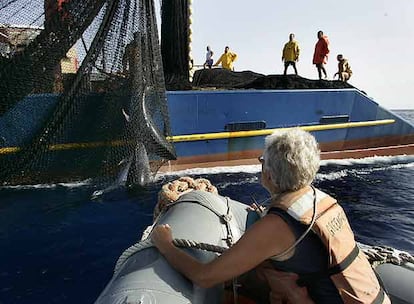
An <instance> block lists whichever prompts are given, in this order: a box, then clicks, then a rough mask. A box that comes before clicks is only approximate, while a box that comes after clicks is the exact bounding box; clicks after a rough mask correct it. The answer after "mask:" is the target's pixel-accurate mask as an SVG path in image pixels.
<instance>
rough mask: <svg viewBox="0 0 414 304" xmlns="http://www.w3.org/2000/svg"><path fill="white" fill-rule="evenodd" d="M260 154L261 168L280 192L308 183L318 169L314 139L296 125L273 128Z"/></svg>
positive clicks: (317, 152) (318, 157) (316, 148)
mask: <svg viewBox="0 0 414 304" xmlns="http://www.w3.org/2000/svg"><path fill="white" fill-rule="evenodd" d="M263 157H264V168H265V169H266V170H267V171H268V172H269V174H270V177H271V179H272V181H273V183H275V185H276V186H277V187H278V189H279V190H280V192H285V191H294V190H299V189H301V188H303V187H305V186H308V185H310V184H311V183H312V181H313V180H314V178H315V176H316V173H317V172H318V170H319V162H320V151H319V147H318V143H317V142H316V140H315V137H313V136H312V135H311V134H310V133H308V132H306V131H303V130H302V129H300V128H293V129H288V130H286V131H276V132H274V133H273V134H271V135H269V136H267V137H266V140H265V150H264V154H263Z"/></svg>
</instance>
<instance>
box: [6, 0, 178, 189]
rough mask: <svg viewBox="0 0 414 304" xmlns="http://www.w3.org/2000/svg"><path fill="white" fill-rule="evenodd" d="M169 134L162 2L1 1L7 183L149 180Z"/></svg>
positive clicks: (164, 155)
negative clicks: (158, 19)
mask: <svg viewBox="0 0 414 304" xmlns="http://www.w3.org/2000/svg"><path fill="white" fill-rule="evenodd" d="M169 135H171V134H170V125H169V120H168V109H167V103H166V96H165V82H164V75H163V69H162V59H161V48H160V43H159V39H158V30H157V25H156V14H155V7H154V3H153V0H31V1H28V0H6V1H2V2H1V4H0V168H1V170H0V184H21V183H39V182H42V183H43V182H56V181H59V182H60V181H67V180H78V179H85V178H96V179H98V180H102V181H105V182H112V181H114V180H117V179H120V178H121V179H123V180H125V181H126V182H127V183H128V184H143V183H146V182H147V181H148V179H150V178H151V176H152V175H153V174H154V173H155V172H156V171H157V170H158V168H159V167H160V166H161V165H162V164H163V163H164V162H165V161H166V160H168V159H174V158H175V151H174V148H173V146H172V144H171V143H170V142H168V141H167V140H166V137H167V136H169ZM120 172H121V173H120Z"/></svg>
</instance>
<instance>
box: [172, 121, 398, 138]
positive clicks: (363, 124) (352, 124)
mask: <svg viewBox="0 0 414 304" xmlns="http://www.w3.org/2000/svg"><path fill="white" fill-rule="evenodd" d="M392 123H395V120H394V119H383V120H371V121H359V122H346V123H338V124H327V125H315V126H302V127H301V126H299V128H301V129H303V130H305V131H309V132H311V131H326V130H335V129H347V128H357V127H373V126H381V125H388V124H392ZM291 128H293V127H289V128H276V129H262V130H252V131H234V132H219V133H205V134H190V135H175V136H168V137H167V139H168V140H169V141H172V142H183V141H198V140H212V139H227V138H238V137H253V136H263V135H269V134H272V133H273V132H274V131H277V130H287V129H291Z"/></svg>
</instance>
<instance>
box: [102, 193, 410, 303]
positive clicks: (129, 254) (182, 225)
mask: <svg viewBox="0 0 414 304" xmlns="http://www.w3.org/2000/svg"><path fill="white" fill-rule="evenodd" d="M246 207H247V206H246V205H245V204H242V203H240V202H237V201H234V200H232V199H229V198H227V197H223V196H219V195H216V194H211V193H208V192H204V191H192V192H189V193H187V194H184V195H182V196H181V197H180V199H179V200H178V201H177V202H175V203H174V204H173V205H172V206H170V207H169V208H168V210H166V211H165V212H163V213H161V214H160V216H159V217H158V218H157V219H156V221H155V222H154V225H155V224H167V223H168V224H169V225H170V226H171V227H172V230H173V234H174V238H175V239H176V240H175V241H176V245H178V246H184V247H190V248H185V249H184V250H186V251H187V252H188V253H189V254H191V255H193V256H194V257H196V258H197V259H199V260H200V261H203V262H208V261H211V260H212V259H214V258H215V257H216V256H217V253H215V252H214V251H216V252H219V251H220V250H221V249H223V247H225V248H226V247H228V246H229V245H230V244H231V243H232V242H236V241H237V240H238V239H239V238H240V237H241V236H242V234H243V233H244V231H245V229H246V227H248V226H249V225H250V224H251V223H253V222H254V221H255V220H256V219H257V215H256V214H255V213H254V212H248V211H247V209H246ZM152 227H153V226H151V227H148V228H149V229H147V230H146V232H144V235H143V238H142V240H141V241H140V242H138V243H137V244H135V245H133V246H131V247H130V248H128V249H127V250H126V251H125V252H124V253H123V254H122V255H121V257H120V258H119V260H118V262H117V264H116V266H115V271H114V275H113V277H112V279H111V280H110V282H109V283H108V284H107V286H106V287H105V289H104V290H103V291H102V293H101V294H100V295H99V297H98V299H97V300H96V302H95V303H96V304H109V303H125V304H126V303H128V304H132V303H136V304H138V303H140V304H149V303H165V304H167V303H168V304H170V303H171V304H181V303H183V304H184V303H194V304H207V303H209V304H211V303H223V297H224V290H225V288H224V285H217V286H215V287H213V288H208V289H204V288H200V287H198V286H196V285H194V284H193V283H192V282H191V281H189V280H187V279H186V278H185V277H184V276H182V275H181V274H180V273H177V272H176V271H175V270H174V269H173V268H172V267H170V266H169V264H168V263H167V262H166V260H165V259H164V258H163V256H162V255H161V254H160V253H159V252H158V250H157V249H156V248H154V247H152V244H151V242H150V239H149V238H148V235H149V233H150V231H151V229H152ZM362 247H363V248H362V250H364V252H365V251H368V250H371V252H374V251H373V249H372V248H370V247H368V246H365V245H362ZM206 249H208V250H211V251H207V250H206ZM388 252H390V251H389V250H388ZM390 254H391V255H393V256H395V257H396V258H398V253H397V254H396V253H395V252H392V253H390ZM379 256H381V255H379ZM382 257H383V258H384V256H382ZM409 258H412V257H411V256H409ZM400 263H401V264H402V265H395V264H392V263H382V264H381V265H379V266H377V267H376V270H377V272H378V273H379V276H380V278H381V280H382V282H383V284H384V286H385V289H386V290H387V292H388V294H389V295H390V297H391V300H392V303H414V288H413V287H414V285H413V282H414V264H412V263H410V262H406V261H403V262H401V260H400ZM247 277H248V276H246V279H245V282H244V283H243V284H242V285H245V284H252V285H250V286H249V287H250V288H247V290H250V291H252V290H254V291H255V292H259V291H260V288H259V287H260V286H253V285H255V284H256V285H257V282H255V281H250V282H249V283H246V282H248V279H247ZM256 287H257V288H256ZM255 298H257V295H255ZM262 298H263V299H267V295H262ZM264 301H265V300H264ZM239 303H241V302H239ZM258 303H263V302H262V301H259V302H258Z"/></svg>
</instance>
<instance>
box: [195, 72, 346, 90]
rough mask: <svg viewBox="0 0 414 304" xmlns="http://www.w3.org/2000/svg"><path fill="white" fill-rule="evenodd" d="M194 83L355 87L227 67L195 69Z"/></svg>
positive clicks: (236, 86) (245, 86)
mask: <svg viewBox="0 0 414 304" xmlns="http://www.w3.org/2000/svg"><path fill="white" fill-rule="evenodd" d="M192 85H193V87H195V88H213V87H214V88H221V89H260V90H264V89H273V90H297V89H346V88H353V86H351V85H350V84H348V83H346V82H343V81H327V80H312V79H307V78H303V77H300V76H296V75H286V76H285V75H263V74H258V73H254V72H251V71H242V72H233V71H229V70H226V69H203V70H198V71H195V73H194V77H193V83H192Z"/></svg>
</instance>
